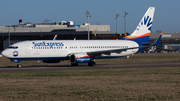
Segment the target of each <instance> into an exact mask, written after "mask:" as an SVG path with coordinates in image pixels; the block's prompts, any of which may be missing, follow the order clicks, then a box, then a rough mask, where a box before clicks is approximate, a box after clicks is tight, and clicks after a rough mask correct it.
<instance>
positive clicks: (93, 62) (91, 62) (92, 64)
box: [88, 61, 96, 66]
mask: <svg viewBox="0 0 180 101" xmlns="http://www.w3.org/2000/svg"><path fill="white" fill-rule="evenodd" d="M95 64H96V63H95V61H90V62H89V63H88V65H89V66H94V65H95Z"/></svg>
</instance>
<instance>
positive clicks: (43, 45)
mask: <svg viewBox="0 0 180 101" xmlns="http://www.w3.org/2000/svg"><path fill="white" fill-rule="evenodd" d="M154 11H155V7H149V9H148V10H147V12H146V13H145V15H144V16H143V18H142V19H141V21H140V22H139V24H138V26H137V27H136V29H135V31H134V32H133V33H132V34H131V35H129V36H126V37H124V38H122V39H119V40H56V37H57V36H56V37H55V38H54V40H36V41H22V42H18V43H15V44H12V45H11V46H10V47H9V48H7V49H5V50H4V51H2V55H3V56H4V57H7V58H8V59H10V60H11V61H12V62H17V63H20V61H21V60H42V61H43V62H44V63H58V62H60V61H62V60H70V62H71V65H72V66H76V65H78V63H88V65H89V66H93V65H95V59H99V58H115V57H121V56H127V55H131V54H134V53H139V52H141V51H142V50H143V49H144V48H147V47H150V46H154V45H157V44H158V43H159V41H160V39H161V36H162V34H161V35H160V36H159V38H158V39H157V40H156V42H155V43H154V44H151V42H150V41H149V36H150V32H151V27H152V22H153V16H154ZM17 67H19V68H20V67H21V65H20V64H18V65H17Z"/></svg>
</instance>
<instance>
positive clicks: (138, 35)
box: [123, 7, 155, 42]
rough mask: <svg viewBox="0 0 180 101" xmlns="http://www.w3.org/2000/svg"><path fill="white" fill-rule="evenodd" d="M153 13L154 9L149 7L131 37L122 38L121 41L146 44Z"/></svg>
mask: <svg viewBox="0 0 180 101" xmlns="http://www.w3.org/2000/svg"><path fill="white" fill-rule="evenodd" d="M154 11H155V7H149V9H148V10H147V11H146V13H145V15H144V16H143V18H142V19H141V21H140V22H139V24H138V26H137V27H136V29H135V30H134V32H133V33H132V34H131V35H129V36H126V37H124V38H123V40H134V41H141V42H148V41H149V36H150V32H151V27H152V22H153V17H154Z"/></svg>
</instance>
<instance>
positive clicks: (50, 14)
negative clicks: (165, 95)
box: [0, 0, 180, 33]
mask: <svg viewBox="0 0 180 101" xmlns="http://www.w3.org/2000/svg"><path fill="white" fill-rule="evenodd" d="M179 5H180V0H1V3H0V15H1V17H0V26H7V25H18V22H19V19H22V21H23V23H25V22H31V23H42V22H43V21H48V22H60V21H75V20H76V24H78V25H81V24H83V23H87V17H86V14H85V12H87V11H89V12H90V15H91V17H90V19H89V21H90V24H91V25H96V24H97V23H98V24H100V25H110V30H111V31H116V19H115V18H116V13H118V14H120V16H119V17H118V33H124V31H125V29H124V25H125V24H124V23H125V21H124V12H125V11H126V12H128V13H129V14H128V15H127V16H126V22H127V32H128V33H132V32H133V31H134V30H135V28H136V26H137V25H138V23H139V21H140V20H141V18H142V17H143V15H144V14H145V12H146V10H147V9H148V8H149V7H155V15H154V21H153V26H152V32H156V31H157V30H161V31H162V32H165V33H169V32H179V33H180V6H179Z"/></svg>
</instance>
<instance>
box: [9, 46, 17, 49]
mask: <svg viewBox="0 0 180 101" xmlns="http://www.w3.org/2000/svg"><path fill="white" fill-rule="evenodd" d="M9 48H10V49H17V48H18V46H9Z"/></svg>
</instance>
